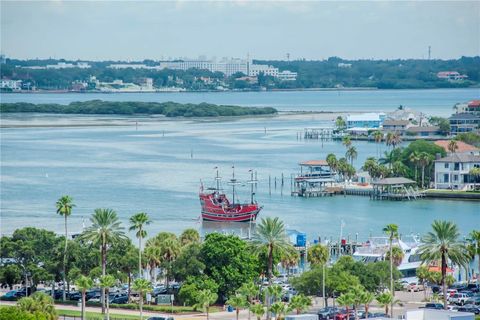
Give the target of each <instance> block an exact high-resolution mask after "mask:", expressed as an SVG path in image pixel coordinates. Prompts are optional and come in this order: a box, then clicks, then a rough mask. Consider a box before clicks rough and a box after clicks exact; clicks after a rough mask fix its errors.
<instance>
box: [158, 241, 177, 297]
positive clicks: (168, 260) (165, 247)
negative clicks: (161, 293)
mask: <svg viewBox="0 0 480 320" xmlns="http://www.w3.org/2000/svg"><path fill="white" fill-rule="evenodd" d="M159 245H160V252H161V257H162V260H163V264H164V266H165V270H166V275H165V278H166V280H167V288H168V284H169V277H170V273H171V268H172V263H173V261H174V260H175V259H176V258H177V257H178V255H179V254H180V243H179V242H178V240H177V239H176V238H166V239H165V240H163V241H161V242H160V243H159Z"/></svg>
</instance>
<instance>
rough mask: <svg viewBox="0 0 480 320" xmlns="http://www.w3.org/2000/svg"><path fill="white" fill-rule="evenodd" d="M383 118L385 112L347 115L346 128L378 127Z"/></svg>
mask: <svg viewBox="0 0 480 320" xmlns="http://www.w3.org/2000/svg"><path fill="white" fill-rule="evenodd" d="M384 119H385V113H361V114H349V115H348V116H347V128H349V129H351V128H368V129H378V128H380V126H381V125H382V123H383V120H384Z"/></svg>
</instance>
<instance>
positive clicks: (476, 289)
mask: <svg viewBox="0 0 480 320" xmlns="http://www.w3.org/2000/svg"><path fill="white" fill-rule="evenodd" d="M467 290H468V291H471V292H473V293H477V292H480V286H477V284H475V283H469V284H468V285H467Z"/></svg>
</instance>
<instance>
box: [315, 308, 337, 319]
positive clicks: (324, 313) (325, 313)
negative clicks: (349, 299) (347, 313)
mask: <svg viewBox="0 0 480 320" xmlns="http://www.w3.org/2000/svg"><path fill="white" fill-rule="evenodd" d="M338 312H339V310H338V309H337V308H335V307H326V308H323V309H320V310H318V313H317V314H318V320H329V319H333V318H334V317H335V315H336V314H337V313H338Z"/></svg>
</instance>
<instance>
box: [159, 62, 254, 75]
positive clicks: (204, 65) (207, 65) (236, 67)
mask: <svg viewBox="0 0 480 320" xmlns="http://www.w3.org/2000/svg"><path fill="white" fill-rule="evenodd" d="M249 65H250V64H249V62H248V61H247V60H242V59H230V60H222V61H220V62H215V61H209V60H183V61H165V62H160V66H159V67H158V69H173V70H184V71H185V70H188V69H202V70H209V71H211V72H222V73H224V74H225V75H226V76H231V75H232V74H235V73H237V72H241V73H243V74H248V68H249Z"/></svg>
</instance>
